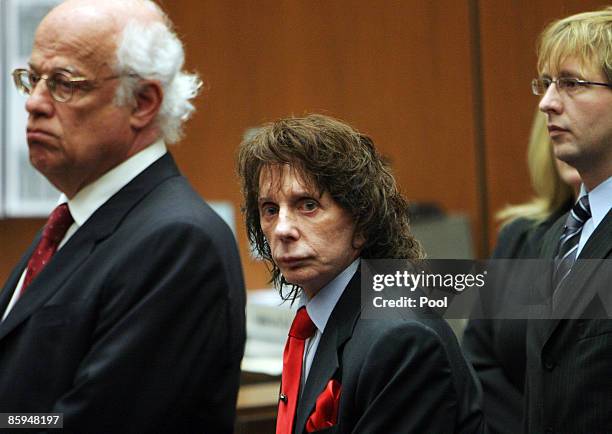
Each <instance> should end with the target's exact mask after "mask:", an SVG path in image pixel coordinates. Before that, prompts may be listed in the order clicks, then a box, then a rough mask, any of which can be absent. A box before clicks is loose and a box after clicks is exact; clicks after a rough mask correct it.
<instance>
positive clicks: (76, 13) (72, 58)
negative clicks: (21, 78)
mask: <svg viewBox="0 0 612 434" xmlns="http://www.w3.org/2000/svg"><path fill="white" fill-rule="evenodd" d="M113 29H114V26H113V22H112V19H110V17H108V16H105V15H103V14H100V12H99V11H96V10H94V9H92V8H86V7H81V8H76V9H74V8H73V9H67V8H62V7H61V6H60V7H58V8H57V9H56V10H53V11H52V12H51V13H50V14H49V15H47V16H46V17H45V18H44V19H43V21H42V22H41V24H40V26H39V27H38V29H37V30H36V35H35V38H34V45H33V48H32V55H31V57H30V64H31V65H32V66H33V67H36V68H40V69H44V70H52V69H56V68H66V69H69V70H75V71H77V72H81V73H92V74H95V73H97V72H98V71H99V70H100V69H101V68H102V67H103V66H104V65H108V66H113V63H114V52H115V49H116V39H115V37H114V34H115V32H114V31H113Z"/></svg>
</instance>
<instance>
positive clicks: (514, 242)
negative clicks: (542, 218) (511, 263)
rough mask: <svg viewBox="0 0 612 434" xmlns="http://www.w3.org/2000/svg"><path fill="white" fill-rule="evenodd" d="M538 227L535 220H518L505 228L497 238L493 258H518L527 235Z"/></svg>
mask: <svg viewBox="0 0 612 434" xmlns="http://www.w3.org/2000/svg"><path fill="white" fill-rule="evenodd" d="M535 226H536V223H535V222H534V220H531V219H527V218H517V219H515V220H513V221H511V222H510V223H508V224H507V225H505V226H503V227H502V228H501V230H500V232H499V236H498V237H497V243H496V245H495V250H494V251H493V255H492V256H493V258H512V257H515V256H517V254H518V252H519V250H520V249H521V246H522V245H523V243H524V242H525V239H526V238H527V234H528V233H529V231H530V230H532V229H533V228H534V227H535Z"/></svg>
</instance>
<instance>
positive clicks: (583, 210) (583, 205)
mask: <svg viewBox="0 0 612 434" xmlns="http://www.w3.org/2000/svg"><path fill="white" fill-rule="evenodd" d="M590 218H591V206H590V205H589V196H588V195H587V194H585V195H584V196H582V197H581V198H580V200H579V201H578V202H576V203H575V204H574V206H573V207H572V210H571V211H570V213H569V215H568V216H567V221H566V222H565V226H566V227H567V228H570V229H578V228H581V227H582V226H583V225H584V223H585V222H586V221H587V220H588V219H590Z"/></svg>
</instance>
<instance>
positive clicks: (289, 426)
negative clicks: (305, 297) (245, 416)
mask: <svg viewBox="0 0 612 434" xmlns="http://www.w3.org/2000/svg"><path fill="white" fill-rule="evenodd" d="M315 330H316V326H315V325H314V323H313V322H312V320H311V319H310V317H309V316H308V312H306V308H305V307H301V308H299V309H298V311H297V314H296V315H295V318H294V319H293V323H292V324H291V329H290V330H289V338H288V339H287V343H286V344H285V352H284V353H283V377H282V380H281V395H280V400H279V401H278V416H277V418H276V434H292V433H293V423H294V420H295V410H296V408H297V400H298V393H299V391H300V382H301V377H302V360H303V358H304V346H305V343H306V339H308V338H310V337H311V336H312V335H313V334H314V332H315Z"/></svg>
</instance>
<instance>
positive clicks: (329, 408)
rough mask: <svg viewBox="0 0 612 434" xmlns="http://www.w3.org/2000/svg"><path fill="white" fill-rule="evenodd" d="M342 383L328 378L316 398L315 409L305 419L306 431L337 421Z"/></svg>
mask: <svg viewBox="0 0 612 434" xmlns="http://www.w3.org/2000/svg"><path fill="white" fill-rule="evenodd" d="M341 391H342V385H341V384H340V382H339V381H338V380H329V382H328V383H327V386H326V387H325V390H324V391H323V393H321V394H320V395H319V397H318V398H317V403H316V404H315V410H314V411H313V412H312V414H311V415H310V417H309V418H308V420H307V421H306V431H307V432H314V431H320V430H322V429H325V428H329V427H332V426H334V425H335V424H336V423H338V407H339V405H340V392H341Z"/></svg>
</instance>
